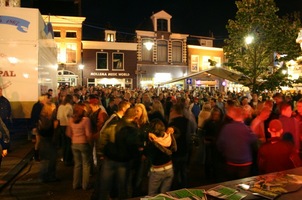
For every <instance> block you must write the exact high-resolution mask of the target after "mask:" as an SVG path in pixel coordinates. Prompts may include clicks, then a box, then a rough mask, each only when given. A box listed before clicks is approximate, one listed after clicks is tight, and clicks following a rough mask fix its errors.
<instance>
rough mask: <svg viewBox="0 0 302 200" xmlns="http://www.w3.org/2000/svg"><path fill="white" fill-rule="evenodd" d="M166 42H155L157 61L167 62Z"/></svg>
mask: <svg viewBox="0 0 302 200" xmlns="http://www.w3.org/2000/svg"><path fill="white" fill-rule="evenodd" d="M167 46H168V45H167V41H164V40H159V41H158V42H157V61H162V62H167V59H168V56H167V54H168V48H167Z"/></svg>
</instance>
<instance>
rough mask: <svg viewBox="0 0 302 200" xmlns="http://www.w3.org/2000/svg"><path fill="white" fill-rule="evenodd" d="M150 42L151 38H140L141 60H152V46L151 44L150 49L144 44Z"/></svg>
mask: <svg viewBox="0 0 302 200" xmlns="http://www.w3.org/2000/svg"><path fill="white" fill-rule="evenodd" d="M149 43H150V44H152V43H153V40H152V39H142V60H143V61H152V55H153V46H151V48H150V49H148V48H147V45H145V44H149Z"/></svg>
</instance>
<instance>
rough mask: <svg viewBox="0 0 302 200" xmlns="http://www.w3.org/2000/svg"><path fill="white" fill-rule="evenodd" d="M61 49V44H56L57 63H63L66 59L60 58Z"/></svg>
mask: <svg viewBox="0 0 302 200" xmlns="http://www.w3.org/2000/svg"><path fill="white" fill-rule="evenodd" d="M61 48H62V47H61V43H58V42H57V61H58V63H65V62H66V59H64V58H63V56H62V49H61ZM64 57H65V56H64Z"/></svg>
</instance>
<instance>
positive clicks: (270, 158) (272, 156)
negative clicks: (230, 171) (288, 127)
mask: <svg viewBox="0 0 302 200" xmlns="http://www.w3.org/2000/svg"><path fill="white" fill-rule="evenodd" d="M268 131H269V132H270V134H271V136H272V137H271V138H270V139H269V140H268V142H266V143H264V144H263V145H262V146H261V147H260V148H259V150H258V169H259V173H260V174H265V173H271V172H278V171H283V170H287V169H292V168H294V167H295V162H296V161H297V159H300V158H299V155H298V151H297V149H296V148H295V145H294V144H293V143H292V142H290V141H285V140H282V139H281V138H280V136H281V134H283V127H282V123H281V121H280V120H279V119H273V120H272V121H270V123H269V128H268Z"/></svg>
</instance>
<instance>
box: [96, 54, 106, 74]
mask: <svg viewBox="0 0 302 200" xmlns="http://www.w3.org/2000/svg"><path fill="white" fill-rule="evenodd" d="M96 69H97V70H106V69H108V53H104V52H97V53H96Z"/></svg>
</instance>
